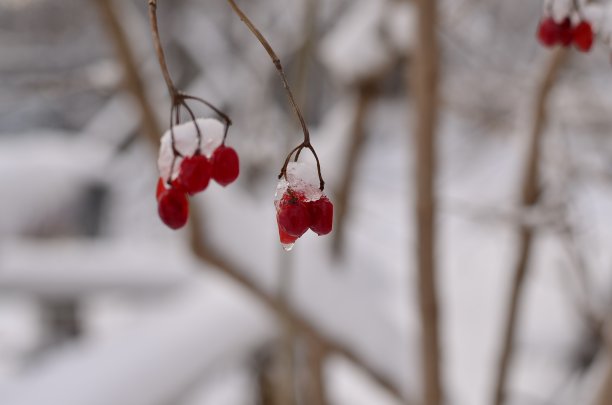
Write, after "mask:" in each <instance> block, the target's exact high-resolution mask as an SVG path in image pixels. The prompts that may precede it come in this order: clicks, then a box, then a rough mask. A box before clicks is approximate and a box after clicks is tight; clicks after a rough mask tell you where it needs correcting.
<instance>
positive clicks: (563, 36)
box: [557, 18, 574, 46]
mask: <svg viewBox="0 0 612 405" xmlns="http://www.w3.org/2000/svg"><path fill="white" fill-rule="evenodd" d="M557 29H558V33H557V35H558V38H559V43H560V44H561V45H563V46H569V45H570V44H571V43H572V39H573V38H574V30H573V29H572V23H571V21H570V19H569V18H566V19H565V20H563V22H562V23H561V24H558V25H557Z"/></svg>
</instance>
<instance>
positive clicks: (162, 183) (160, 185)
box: [155, 177, 166, 202]
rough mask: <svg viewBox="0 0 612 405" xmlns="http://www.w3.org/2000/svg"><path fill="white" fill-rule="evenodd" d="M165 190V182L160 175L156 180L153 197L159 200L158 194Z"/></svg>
mask: <svg viewBox="0 0 612 405" xmlns="http://www.w3.org/2000/svg"><path fill="white" fill-rule="evenodd" d="M164 191H166V182H165V181H164V179H162V178H161V177H160V178H159V180H157V189H156V190H155V198H156V199H157V202H159V196H160V195H161V194H162V193H163V192H164Z"/></svg>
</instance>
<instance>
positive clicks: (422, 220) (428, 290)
mask: <svg viewBox="0 0 612 405" xmlns="http://www.w3.org/2000/svg"><path fill="white" fill-rule="evenodd" d="M436 3H437V2H436V0H417V1H416V8H417V16H418V22H417V30H418V32H417V38H419V41H418V43H417V44H416V49H415V57H414V64H413V65H412V69H413V70H412V81H411V82H410V84H411V90H412V92H413V94H414V103H415V108H414V109H415V111H414V129H413V131H414V138H415V148H414V153H415V162H416V170H415V175H416V178H415V184H416V198H417V201H416V211H415V213H414V214H415V219H416V225H417V229H416V231H417V251H416V255H417V264H418V287H419V289H418V292H419V304H420V315H421V325H422V337H421V341H422V352H423V357H422V368H423V384H424V387H423V396H424V404H425V405H440V404H441V403H442V398H443V390H442V382H441V376H440V357H441V354H440V337H439V326H438V299H437V287H436V260H435V255H436V249H435V237H436V198H435V177H436V148H435V146H436V124H437V121H438V105H439V102H438V81H439V73H438V58H439V56H438V40H437V36H436V24H437V4H436Z"/></svg>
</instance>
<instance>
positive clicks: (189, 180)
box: [176, 155, 212, 195]
mask: <svg viewBox="0 0 612 405" xmlns="http://www.w3.org/2000/svg"><path fill="white" fill-rule="evenodd" d="M211 174H212V165H211V163H210V161H209V160H208V159H207V158H206V156H204V155H195V156H188V157H186V158H185V159H183V161H182V162H181V167H180V172H179V176H178V178H177V179H176V183H177V185H178V186H179V188H181V189H183V190H185V191H186V192H187V193H189V194H191V195H193V194H195V193H199V192H200V191H204V190H205V189H206V187H208V183H209V182H210V176H211Z"/></svg>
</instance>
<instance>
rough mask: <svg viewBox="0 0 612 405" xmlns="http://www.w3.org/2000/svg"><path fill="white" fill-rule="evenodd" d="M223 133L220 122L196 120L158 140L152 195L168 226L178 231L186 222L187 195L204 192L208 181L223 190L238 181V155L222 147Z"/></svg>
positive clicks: (187, 214)
mask: <svg viewBox="0 0 612 405" xmlns="http://www.w3.org/2000/svg"><path fill="white" fill-rule="evenodd" d="M224 133H225V127H224V126H223V124H222V123H221V122H219V121H217V120H215V119H198V120H196V121H190V122H187V123H184V124H182V125H178V126H175V127H173V128H172V129H171V130H169V131H167V132H166V133H165V134H164V136H163V137H162V141H161V146H160V151H159V159H158V168H159V173H160V178H159V180H158V182H157V191H156V196H157V202H158V213H159V217H160V218H161V220H162V221H163V222H164V223H165V224H166V225H167V226H168V227H170V228H172V229H179V228H181V227H183V226H184V225H185V224H186V223H187V219H188V217H189V201H188V196H191V195H194V194H197V193H200V192H202V191H204V190H205V189H206V188H207V187H208V184H209V183H210V180H211V179H213V180H215V181H216V182H217V183H218V184H220V185H221V186H224V187H225V186H227V185H228V184H230V183H232V182H233V181H234V180H236V179H237V178H238V175H239V173H240V165H239V159H238V154H237V153H236V151H235V150H234V149H233V148H231V147H228V146H225V144H224Z"/></svg>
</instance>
